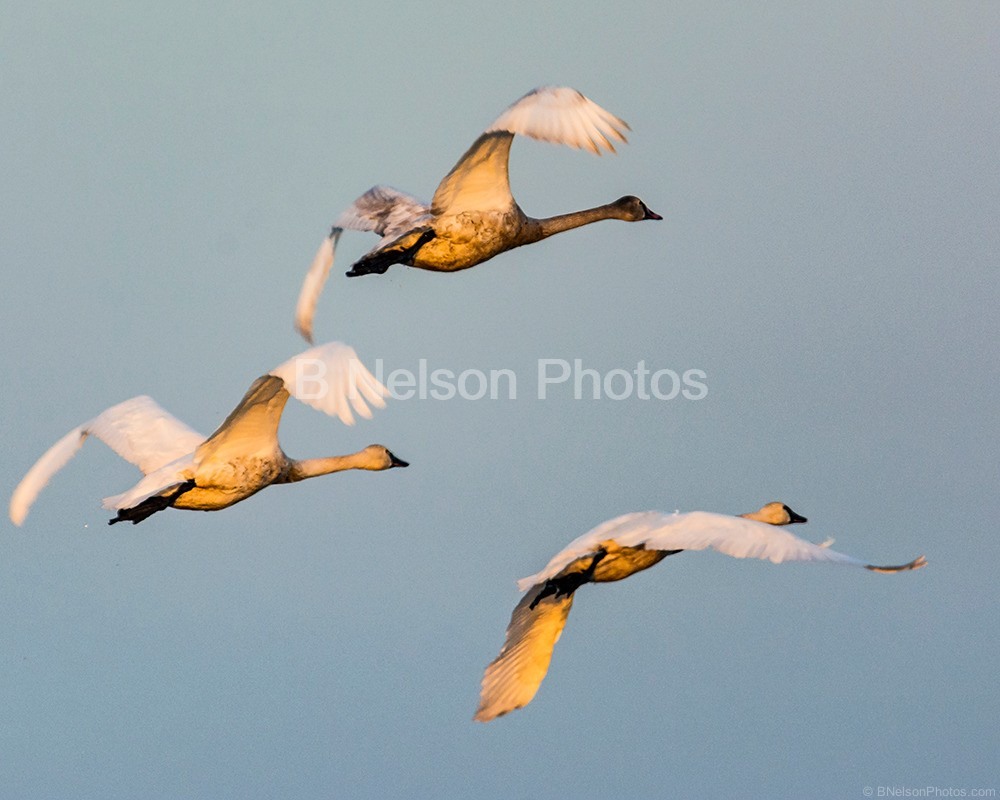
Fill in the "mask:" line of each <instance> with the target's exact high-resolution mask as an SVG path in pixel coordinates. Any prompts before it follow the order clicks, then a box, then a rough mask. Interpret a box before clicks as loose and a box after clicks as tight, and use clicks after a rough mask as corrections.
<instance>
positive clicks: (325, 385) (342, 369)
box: [269, 342, 389, 425]
mask: <svg viewBox="0 0 1000 800" xmlns="http://www.w3.org/2000/svg"><path fill="white" fill-rule="evenodd" d="M269 374H270V375H273V376H275V377H277V378H281V380H282V381H284V384H285V389H286V390H287V391H288V393H289V394H290V395H291V396H292V397H294V398H295V399H297V400H301V401H302V402H303V403H305V404H306V405H310V406H312V407H313V408H315V409H317V410H319V411H322V412H323V413H324V414H329V415H330V416H334V417H339V418H340V420H341V422H343V423H344V424H345V425H353V424H354V415H353V414H352V413H351V409H352V408H353V409H354V412H355V413H357V414H358V415H359V416H361V417H364V418H365V419H371V416H372V412H371V409H369V408H368V404H369V403H370V404H371V405H372V406H374V407H375V408H385V400H383V398H384V397H388V396H389V391H388V390H387V389H386V388H385V387H384V386H383V385H382V384H381V383H380V382H379V381H378V380H377V379H376V378H375V376H374V375H372V374H371V372H369V371H368V369H367V368H366V367H365V365H364V364H362V363H361V360H360V359H359V358H358V354H357V353H356V352H354V348H353V347H350V346H349V345H346V344H343V343H342V342H329V343H328V344H323V345H319V346H318V347H313V348H311V349H309V350H306V351H305V352H304V353H299V355H297V356H294V357H293V358H290V359H289V360H288V361H286V362H285V363H284V364H282V365H281V366H279V367H277V368H275V369H273V370H271V372H270V373H269ZM366 401H367V402H366Z"/></svg>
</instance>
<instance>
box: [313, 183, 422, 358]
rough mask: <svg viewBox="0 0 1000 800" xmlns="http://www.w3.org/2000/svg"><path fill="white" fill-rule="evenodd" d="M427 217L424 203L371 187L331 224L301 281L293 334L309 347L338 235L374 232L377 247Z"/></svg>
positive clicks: (393, 191) (383, 187)
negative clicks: (320, 297) (377, 241)
mask: <svg viewBox="0 0 1000 800" xmlns="http://www.w3.org/2000/svg"><path fill="white" fill-rule="evenodd" d="M429 213H430V209H429V208H428V207H427V204H426V203H424V202H421V201H420V200H418V199H417V198H415V197H413V196H412V195H408V194H406V193H405V192H401V191H399V190H398V189H393V188H392V187H391V186H373V187H372V188H371V189H369V190H368V191H367V192H365V193H364V194H363V195H361V197H359V198H358V199H357V200H355V201H354V202H353V203H351V205H350V206H349V207H348V208H346V209H345V210H344V211H343V213H342V214H341V215H340V216H339V217H337V221H336V222H335V223H333V228H332V230H331V231H330V235H329V236H327V237H326V238H325V239H324V240H323V242H322V244H320V246H319V249H318V250H317V251H316V255H315V256H313V261H312V264H311V265H310V267H309V271H308V272H307V273H306V277H305V279H304V280H303V281H302V288H301V289H300V290H299V300H298V303H297V304H296V306H295V330H297V331H298V332H299V334H301V336H302V338H304V339H305V340H306V341H307V342H309V344H312V342H313V317H314V316H315V315H316V304H317V303H318V302H319V296H320V294H322V292H323V287H324V285H326V279H327V278H328V277H329V275H330V270H331V269H332V268H333V261H334V255H335V253H336V249H337V243H338V242H339V241H340V235H341V234H342V233H343V232H344V231H345V230H352V231H374V232H375V233H377V234H378V235H379V236H381V237H382V241H381V242H379V244H378V245H376V247H379V246H381V245H382V244H384V243H385V242H386V240H389V241H391V240H392V239H395V238H396V237H397V236H399V235H400V234H403V233H405V232H406V231H408V230H410V229H411V228H413V227H415V226H416V225H419V224H421V223H422V222H423V221H424V220H425V219H426V218H427V216H428V214H429Z"/></svg>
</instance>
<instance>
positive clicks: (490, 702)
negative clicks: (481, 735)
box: [473, 583, 573, 722]
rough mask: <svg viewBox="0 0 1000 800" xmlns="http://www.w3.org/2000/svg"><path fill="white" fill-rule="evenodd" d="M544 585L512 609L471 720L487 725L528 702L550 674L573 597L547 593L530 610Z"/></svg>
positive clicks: (484, 676)
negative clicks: (501, 645)
mask: <svg viewBox="0 0 1000 800" xmlns="http://www.w3.org/2000/svg"><path fill="white" fill-rule="evenodd" d="M543 587H544V583H541V584H539V585H537V586H534V587H533V588H532V589H531V590H530V591H529V592H528V593H527V594H525V595H524V597H522V598H521V602H520V603H518V604H517V606H515V608H514V612H513V613H512V614H511V616H510V624H509V625H508V626H507V636H506V639H505V640H504V643H503V648H501V650H500V655H498V656H497V657H496V659H495V660H494V661H493V662H492V663H491V664H490V665H489V666H488V667H487V668H486V672H485V674H484V675H483V682H482V689H481V692H480V696H479V708H478V709H477V711H476V715H475V716H474V717H473V719H475V720H476V721H477V722H489V721H490V720H491V719H495V718H496V717H499V716H501V715H503V714H506V713H507V712H509V711H513V710H514V709H516V708H521V707H522V706H526V705H527V704H528V703H530V702H531V700H532V698H533V697H534V696H535V693H536V692H537V691H538V687H539V686H541V685H542V681H543V680H544V679H545V674H546V673H547V672H548V671H549V662H550V661H551V660H552V649H553V648H554V647H555V644H556V642H557V641H559V637H560V636H561V635H562V630H563V628H564V627H565V625H566V619H567V617H568V616H569V612H570V609H571V608H572V607H573V595H572V594H569V595H563V596H562V597H559V598H556V596H555V595H554V594H550V595H548V596H547V597H545V598H543V599H542V600H541V601H539V602H538V604H537V605H536V606H535V607H534V608H531V604H532V602H534V600H535V598H536V597H537V596H538V594H539V592H541V591H542V589H543Z"/></svg>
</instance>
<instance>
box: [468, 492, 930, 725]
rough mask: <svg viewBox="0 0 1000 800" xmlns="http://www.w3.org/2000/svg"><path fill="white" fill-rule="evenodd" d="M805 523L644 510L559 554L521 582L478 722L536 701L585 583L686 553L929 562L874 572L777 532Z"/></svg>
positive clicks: (770, 509) (776, 512)
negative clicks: (881, 564)
mask: <svg viewBox="0 0 1000 800" xmlns="http://www.w3.org/2000/svg"><path fill="white" fill-rule="evenodd" d="M805 521H806V518H805V517H802V516H799V515H798V514H796V513H795V512H794V511H792V509H790V508H789V507H788V506H786V505H784V504H783V503H768V504H767V505H765V506H764V507H762V508H761V509H760V510H758V511H755V512H753V513H751V514H743V515H741V516H739V517H732V516H728V515H725V514H712V513H709V512H707V511H692V512H690V513H687V514H679V513H676V512H675V513H673V514H665V513H662V512H660V511H645V512H638V513H634V514H625V515H624V516H621V517H617V518H615V519H612V520H608V521H607V522H605V523H602V524H601V525H598V526H597V527H596V528H594V529H593V530H592V531H590V532H589V533H586V534H584V535H583V536H581V537H580V538H578V539H576V540H575V541H573V542H571V543H570V544H569V545H568V546H567V547H566V548H565V549H564V550H562V551H560V552H559V553H557V554H556V555H555V556H553V558H552V560H551V561H550V562H549V563H548V565H547V566H546V567H545V569H543V570H542V571H541V572H538V573H536V574H534V575H532V576H530V577H528V578H522V579H521V580H519V581H518V588H519V589H520V590H521V591H523V592H525V595H524V597H523V598H521V602H519V603H518V604H517V606H516V607H515V608H514V613H513V614H511V618H510V624H509V625H508V626H507V635H506V640H505V641H504V644H503V648H502V649H501V650H500V655H499V656H497V658H496V659H495V660H494V661H493V662H492V663H491V664H490V665H489V666H488V667H487V668H486V673H485V674H484V675H483V681H482V691H481V694H480V702H479V709H478V710H477V711H476V714H475V717H473V719H475V720H477V721H479V722H488V721H489V720H491V719H494V718H496V717H499V716H502V715H503V714H506V713H507V712H509V711H513V710H514V709H516V708H521V707H523V706H526V705H527V704H528V703H530V702H531V700H532V698H533V697H534V696H535V693H536V692H537V691H538V687H539V686H541V684H542V680H543V679H544V678H545V673H546V672H548V669H549V661H550V660H551V659H552V649H553V648H554V647H555V644H556V642H557V641H558V640H559V636H560V635H561V634H562V629H563V627H564V626H565V625H566V618H567V617H568V616H569V611H570V608H571V607H572V605H573V593H574V592H575V591H576V590H577V589H578V588H580V586H582V585H583V584H585V583H602V582H605V581H620V580H622V579H624V578H627V577H629V576H630V575H634V574H635V573H637V572H641V571H642V570H644V569H648V568H649V567H651V566H653V565H654V564H657V563H659V562H660V561H662V560H663V559H664V558H666V557H667V556H672V555H674V554H675V553H679V552H681V551H682V550H705V549H708V548H711V549H713V550H718V551H719V552H720V553H725V554H726V555H728V556H733V557H734V558H760V559H769V560H770V561H772V562H774V563H775V564H780V563H782V562H783V561H827V562H831V563H835V564H852V565H855V566H859V567H864V568H865V569H869V570H872V571H873V572H903V571H905V570H912V569H920V568H921V567H923V566H924V565H925V564H926V563H927V562H926V560H925V559H924V557H923V556H920V557H919V558H916V559H914V560H913V561H911V562H910V563H908V564H902V565H900V566H897V567H878V566H873V565H871V564H865V563H864V562H863V561H858V560H857V559H856V558H852V557H851V556H847V555H844V554H843V553H838V552H836V551H834V550H831V549H829V547H826V546H824V545H816V544H813V543H811V542H807V541H805V540H804V539H800V538H798V537H797V536H793V535H792V534H790V533H787V532H785V531H780V530H776V529H775V528H774V527H772V526H777V525H789V524H791V523H795V522H805ZM765 523H766V524H765Z"/></svg>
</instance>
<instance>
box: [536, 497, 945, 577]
mask: <svg viewBox="0 0 1000 800" xmlns="http://www.w3.org/2000/svg"><path fill="white" fill-rule="evenodd" d="M605 539H613V540H614V541H615V542H617V543H618V544H619V545H621V546H622V547H638V546H639V545H642V546H644V547H646V548H647V549H651V550H707V549H712V550H717V551H718V552H720V553H724V554H725V555H727V556H732V557H733V558H759V559H766V560H768V561H771V562H773V563H775V564H781V563H783V562H786V561H825V562H829V563H836V564H850V565H854V566H858V567H865V568H867V569H870V570H873V571H876V572H901V571H904V570H910V569H919V568H920V567H922V566H924V565H925V564H926V561H925V560H924V559H923V557H920V558H917V559H914V560H913V561H911V562H909V563H908V564H902V565H900V566H896V567H881V566H875V565H871V564H866V563H865V562H864V561H860V560H859V559H856V558H853V557H852V556H848V555H845V554H844V553H838V552H837V551H836V550H831V549H830V548H829V547H824V546H823V545H818V544H813V543H812V542H809V541H806V540H805V539H800V538H799V537H798V536H795V535H793V534H791V533H788V531H786V530H784V529H783V528H779V527H776V526H774V525H768V524H767V523H764V522H756V521H755V520H750V519H744V518H742V517H732V516H729V515H727V514H713V513H710V512H708V511H692V512H690V513H687V514H677V513H674V514H664V513H663V512H661V511H646V512H640V513H636V514H626V515H625V516H622V517H618V518H616V519H613V520H609V521H608V522H605V523H603V524H602V525H600V526H598V527H597V528H595V529H594V530H593V531H590V532H589V533H586V534H584V535H583V536H581V537H580V538H579V539H577V540H575V541H574V542H571V543H570V545H569V546H568V547H567V548H566V549H565V550H563V551H561V552H560V553H557V554H556V555H555V556H554V557H553V559H552V560H551V561H550V562H549V564H548V565H547V566H546V567H545V569H543V570H542V571H541V572H539V573H537V574H536V575H532V576H531V577H530V578H524V579H522V580H521V581H518V585H519V586H521V587H522V588H523V587H526V586H530V585H534V584H535V583H538V582H540V581H545V580H547V579H548V578H551V577H553V576H554V575H556V574H557V573H558V572H559V570H560V569H562V568H563V567H564V566H566V564H568V563H569V562H571V561H572V560H573V559H575V558H578V557H579V556H580V555H583V554H586V553H587V552H592V551H594V550H596V547H597V545H598V544H599V543H600V542H601V541H603V540H605Z"/></svg>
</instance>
